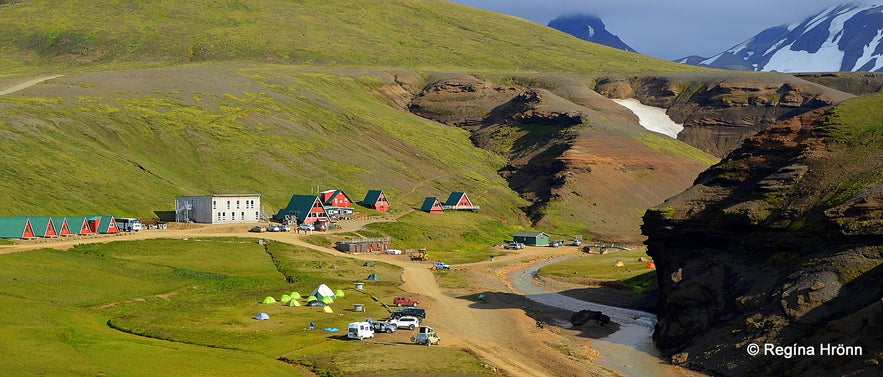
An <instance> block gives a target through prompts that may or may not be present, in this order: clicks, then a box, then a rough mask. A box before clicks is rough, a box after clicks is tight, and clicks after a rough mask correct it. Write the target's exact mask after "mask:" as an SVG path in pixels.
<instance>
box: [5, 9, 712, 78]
mask: <svg viewBox="0 0 883 377" xmlns="http://www.w3.org/2000/svg"><path fill="white" fill-rule="evenodd" d="M0 9H2V12H0V24H3V25H4V27H3V30H2V31H0V52H2V53H0V57H2V59H0V62H2V63H0V64H2V65H5V66H8V67H9V68H18V69H28V68H27V67H26V66H30V67H34V66H37V67H39V66H46V65H53V66H67V67H78V68H79V67H83V65H84V64H85V65H91V64H102V63H113V64H115V65H120V64H123V65H128V64H136V65H140V64H167V63H182V62H198V61H216V60H253V61H257V62H277V63H286V64H304V65H321V66H372V67H407V68H419V69H442V70H462V69H469V70H475V69H480V70H509V71H581V72H586V71H590V72H611V71H615V72H622V71H648V70H652V71H660V70H665V71H669V70H695V69H696V68H692V67H688V66H685V65H680V64H675V63H670V62H665V61H662V60H658V59H654V58H650V57H647V56H642V55H638V54H634V53H627V52H623V51H620V50H617V49H613V48H609V47H605V46H600V45H593V44H589V43H586V42H584V41H581V40H579V39H576V38H573V37H571V36H569V35H566V34H564V33H561V32H558V31H556V30H553V29H551V28H547V27H544V26H542V25H539V24H536V23H533V22H529V21H526V20H522V19H518V18H514V17H509V16H504V15H499V14H494V13H490V12H486V11H482V10H478V9H474V8H469V7H465V6H462V5H459V4H453V3H448V2H444V1H414V0H390V1H382V2H381V1H373V0H344V1H324V0H300V1H291V0H223V1H199V0H178V1H171V0H153V1H124V0H96V1H89V2H84V1H59V0H26V1H16V2H14V3H10V4H5V5H0ZM6 71H7V72H9V70H6Z"/></svg>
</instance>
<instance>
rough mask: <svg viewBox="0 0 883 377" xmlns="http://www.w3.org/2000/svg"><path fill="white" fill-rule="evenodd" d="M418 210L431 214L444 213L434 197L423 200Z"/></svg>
mask: <svg viewBox="0 0 883 377" xmlns="http://www.w3.org/2000/svg"><path fill="white" fill-rule="evenodd" d="M420 210H421V211H423V212H428V213H433V214H439V213H442V212H444V210H443V209H442V206H441V203H440V202H439V201H438V198H436V197H434V196H427V197H426V199H424V200H423V205H422V206H420Z"/></svg>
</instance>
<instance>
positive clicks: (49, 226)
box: [19, 216, 58, 238]
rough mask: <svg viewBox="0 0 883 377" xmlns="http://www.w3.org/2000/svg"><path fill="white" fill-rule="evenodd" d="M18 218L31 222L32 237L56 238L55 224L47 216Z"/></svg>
mask: <svg viewBox="0 0 883 377" xmlns="http://www.w3.org/2000/svg"><path fill="white" fill-rule="evenodd" d="M19 218H22V219H30V220H31V229H33V230H34V236H36V237H41V238H55V237H58V231H57V230H55V224H54V223H53V222H52V218H51V217H49V216H33V217H27V216H19Z"/></svg>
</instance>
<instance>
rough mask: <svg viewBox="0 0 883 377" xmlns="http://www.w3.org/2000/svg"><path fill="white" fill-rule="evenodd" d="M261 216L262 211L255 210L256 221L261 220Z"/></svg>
mask: <svg viewBox="0 0 883 377" xmlns="http://www.w3.org/2000/svg"><path fill="white" fill-rule="evenodd" d="M260 218H261V213H260V212H258V211H254V219H255V221H257V220H260Z"/></svg>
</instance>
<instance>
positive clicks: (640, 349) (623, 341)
mask: <svg viewBox="0 0 883 377" xmlns="http://www.w3.org/2000/svg"><path fill="white" fill-rule="evenodd" d="M568 258H572V257H565V258H556V259H551V260H548V261H544V262H540V263H536V264H532V265H530V266H529V267H527V268H524V269H520V270H516V271H513V272H510V273H509V274H508V276H507V277H508V280H509V281H510V282H511V284H512V288H513V289H515V290H516V291H517V292H519V293H520V294H522V295H524V297H526V298H528V299H530V300H533V301H536V302H538V303H541V304H544V305H549V306H554V307H557V308H562V309H566V310H571V311H574V312H576V311H580V310H584V309H589V310H596V311H601V312H603V313H604V314H606V315H608V316H610V319H611V321H613V322H616V323H618V324H619V326H620V329H619V331H616V332H614V333H613V334H610V335H609V336H607V337H605V338H601V339H594V340H591V346H592V347H593V348H595V349H596V350H597V351H598V352H599V353H600V354H601V356H602V357H601V358H600V359H599V360H598V361H597V362H598V364H599V365H601V366H603V367H605V368H607V369H610V370H611V371H613V372H615V373H618V374H620V375H624V376H698V375H700V374H698V373H696V372H693V371H689V370H685V369H683V368H679V367H676V366H673V365H671V364H669V363H668V362H666V361H665V360H663V359H662V357H661V354H660V352H659V350H658V349H656V346H655V345H654V344H653V339H652V336H653V326H654V325H655V323H656V316H655V315H654V314H652V313H647V312H642V311H640V310H632V309H624V308H617V307H613V306H607V305H601V304H595V303H592V302H587V301H582V300H577V299H575V298H571V297H567V296H564V295H560V294H557V293H553V292H549V291H547V290H545V289H543V288H541V287H539V286H537V285H536V283H535V282H534V276H535V275H536V273H537V271H538V270H539V269H540V268H542V267H543V266H546V265H549V264H553V263H557V262H560V261H562V260H564V259H568Z"/></svg>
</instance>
